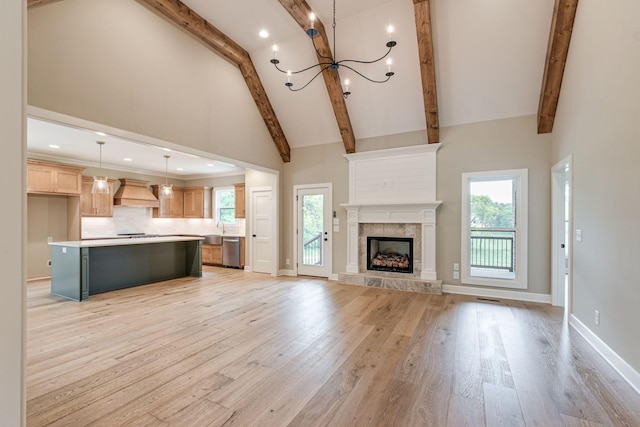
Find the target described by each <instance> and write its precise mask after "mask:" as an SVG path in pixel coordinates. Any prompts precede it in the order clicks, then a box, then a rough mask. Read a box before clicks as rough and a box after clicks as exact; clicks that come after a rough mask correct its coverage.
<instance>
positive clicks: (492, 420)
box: [484, 383, 525, 427]
mask: <svg viewBox="0 0 640 427" xmlns="http://www.w3.org/2000/svg"><path fill="white" fill-rule="evenodd" d="M484 412H485V416H486V422H487V425H488V426H500V427H524V426H525V422H524V418H523V417H522V410H521V409H520V403H519V402H518V395H517V393H516V391H515V390H514V389H513V388H510V387H504V386H500V385H495V384H491V383H484Z"/></svg>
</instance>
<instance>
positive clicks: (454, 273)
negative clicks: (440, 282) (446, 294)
mask: <svg viewBox="0 0 640 427" xmlns="http://www.w3.org/2000/svg"><path fill="white" fill-rule="evenodd" d="M453 279H454V280H460V272H459V271H454V272H453Z"/></svg>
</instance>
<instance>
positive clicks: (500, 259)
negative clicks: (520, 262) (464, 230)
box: [470, 229, 516, 272]
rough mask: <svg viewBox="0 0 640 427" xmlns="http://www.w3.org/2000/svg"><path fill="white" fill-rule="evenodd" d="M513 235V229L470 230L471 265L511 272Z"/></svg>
mask: <svg viewBox="0 0 640 427" xmlns="http://www.w3.org/2000/svg"><path fill="white" fill-rule="evenodd" d="M515 235H516V233H515V231H513V230H493V229H481V230H478V229H476V230H471V245H470V246H471V247H470V250H471V267H473V268H486V269H495V270H506V271H509V272H513V270H514V265H515V255H516V254H515V237H516V236H515Z"/></svg>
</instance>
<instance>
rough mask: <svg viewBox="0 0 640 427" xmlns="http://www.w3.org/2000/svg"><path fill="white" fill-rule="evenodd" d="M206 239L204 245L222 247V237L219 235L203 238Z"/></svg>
mask: <svg viewBox="0 0 640 427" xmlns="http://www.w3.org/2000/svg"><path fill="white" fill-rule="evenodd" d="M202 237H204V242H202V243H204V244H205V245H222V236H221V235H218V234H210V235H208V236H202Z"/></svg>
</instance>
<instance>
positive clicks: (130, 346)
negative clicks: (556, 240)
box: [26, 267, 640, 427]
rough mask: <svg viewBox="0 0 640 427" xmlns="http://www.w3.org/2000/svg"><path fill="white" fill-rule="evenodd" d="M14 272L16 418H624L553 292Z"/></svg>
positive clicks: (301, 422)
mask: <svg viewBox="0 0 640 427" xmlns="http://www.w3.org/2000/svg"><path fill="white" fill-rule="evenodd" d="M49 287H50V284H49V282H48V281H37V282H31V283H29V284H28V285H27V330H28V334H27V366H26V371H27V425H28V426H38V427H40V426H56V425H64V426H74V427H75V426H81V425H82V426H83V425H95V426H120V425H126V426H138V425H139V426H193V425H197V426H236V425H237V426H253V425H256V426H261V427H263V426H277V427H280V426H284V425H291V426H343V425H349V426H351V425H354V426H385V427H386V426H402V427H404V426H437V427H442V426H448V427H452V426H473V427H481V426H490V427H493V426H503V425H504V426H507V425H527V426H543V427H553V426H557V425H560V426H561V425H567V426H586V427H591V426H607V427H610V426H616V427H617V426H631V427H638V426H640V423H638V420H639V419H640V396H639V395H638V394H637V393H636V392H635V391H634V390H633V389H632V388H631V387H630V386H629V385H628V384H627V383H626V382H625V381H624V380H623V379H622V378H621V377H620V376H619V375H618V374H617V373H616V372H615V371H614V370H613V369H612V368H611V367H610V366H609V365H608V364H607V363H606V362H605V361H604V360H603V359H602V358H601V357H600V356H599V355H598V354H597V353H596V352H595V351H594V350H593V349H592V348H591V347H590V346H589V344H588V343H586V341H585V340H584V339H583V338H582V337H581V336H580V335H579V334H577V333H575V331H573V330H572V329H571V328H569V327H568V326H567V324H566V323H564V320H563V316H562V311H561V310H559V309H556V308H554V307H551V306H548V305H543V304H535V303H524V302H519V301H509V300H503V301H501V302H499V303H487V302H482V301H479V300H477V299H476V298H474V297H469V296H462V295H451V294H445V295H425V294H413V293H408V292H401V291H393V290H387V289H379V288H367V287H362V286H349V285H341V284H338V283H336V282H331V281H327V280H324V279H315V278H292V277H277V278H274V277H271V276H267V275H262V274H256V273H248V272H244V271H238V270H234V269H225V268H218V267H204V268H203V277H202V278H181V279H175V280H170V281H166V282H159V283H154V284H149V285H145V286H139V287H136V288H129V289H123V290H119V291H114V292H108V293H104V294H99V295H92V296H91V299H90V300H89V301H85V302H82V303H78V302H74V301H68V300H64V299H61V298H59V297H55V296H51V295H50V289H49Z"/></svg>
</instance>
